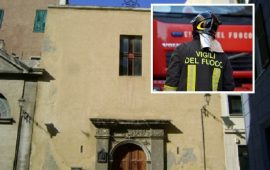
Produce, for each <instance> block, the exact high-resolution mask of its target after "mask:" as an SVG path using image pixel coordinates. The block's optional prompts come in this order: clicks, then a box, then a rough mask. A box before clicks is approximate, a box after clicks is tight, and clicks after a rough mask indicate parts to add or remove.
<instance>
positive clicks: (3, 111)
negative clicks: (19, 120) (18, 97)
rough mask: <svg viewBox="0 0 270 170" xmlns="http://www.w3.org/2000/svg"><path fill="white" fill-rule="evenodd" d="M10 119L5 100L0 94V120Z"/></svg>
mask: <svg viewBox="0 0 270 170" xmlns="http://www.w3.org/2000/svg"><path fill="white" fill-rule="evenodd" d="M8 118H10V109H9V105H8V101H7V99H6V98H5V97H4V96H3V95H2V94H0V119H8Z"/></svg>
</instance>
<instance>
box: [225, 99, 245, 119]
mask: <svg viewBox="0 0 270 170" xmlns="http://www.w3.org/2000/svg"><path fill="white" fill-rule="evenodd" d="M228 100H229V112H230V115H231V116H235V115H242V114H243V112H242V101H241V96H236V95H234V96H233V95H231V96H228Z"/></svg>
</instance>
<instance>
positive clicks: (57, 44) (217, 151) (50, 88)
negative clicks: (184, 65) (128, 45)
mask: <svg viewBox="0 0 270 170" xmlns="http://www.w3.org/2000/svg"><path fill="white" fill-rule="evenodd" d="M150 19H151V18H150V11H149V10H120V9H97V8H90V7H88V8H87V7H85V8H75V7H74V8H65V7H62V8H57V7H51V8H49V11H48V18H47V26H46V31H45V40H44V46H43V53H42V58H43V59H42V60H43V67H44V68H45V69H46V70H47V72H48V74H49V75H50V76H47V79H46V81H41V82H40V83H39V87H38V88H39V89H38V96H37V106H36V116H35V121H36V122H37V123H38V124H39V126H40V127H39V128H36V127H35V126H34V131H33V141H32V154H31V168H30V169H32V170H35V169H61V170H62V169H70V167H72V166H73V167H83V168H84V169H87V170H90V169H91V170H92V169H94V168H95V161H96V150H95V146H96V143H95V142H96V139H95V131H96V129H95V127H94V126H93V125H92V124H91V122H90V120H89V118H116V119H169V120H171V121H172V124H174V125H175V126H176V127H177V128H178V129H179V130H180V131H181V132H182V133H177V134H169V136H168V140H169V141H168V142H167V145H166V148H167V156H166V157H167V167H168V168H167V169H168V170H174V169H175V170H179V169H181V170H198V169H203V151H202V129H201V116H200V115H201V113H200V109H201V107H202V106H203V105H204V104H205V103H204V97H203V94H198V95H183V94H178V95H168V94H151V93H150V84H151V82H150V80H151V79H150V73H151V71H150V69H151V67H150V64H151V63H150V49H151V46H150V37H151V36H150ZM122 34H124V35H142V76H138V77H127V76H119V75H118V74H119V41H120V40H119V38H120V35H122ZM48 77H50V78H48ZM208 109H209V111H210V112H211V113H212V114H214V115H216V116H217V117H218V116H220V114H221V107H220V96H219V95H213V96H212V101H211V103H210V106H209V107H208ZM46 123H53V124H54V126H55V127H56V128H57V129H58V131H59V133H58V134H57V135H56V136H54V137H52V138H51V137H50V135H49V134H48V133H47V131H46V126H45V124H46ZM205 131H206V132H205V135H206V136H205V138H206V155H207V157H206V160H207V167H208V170H224V169H225V158H224V142H223V130H222V124H221V123H220V122H219V121H218V120H216V119H213V118H211V117H208V118H206V119H205ZM177 147H178V148H179V149H178V150H179V152H177ZM81 148H83V149H82V150H81Z"/></svg>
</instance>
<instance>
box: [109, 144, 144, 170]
mask: <svg viewBox="0 0 270 170" xmlns="http://www.w3.org/2000/svg"><path fill="white" fill-rule="evenodd" d="M112 158H113V160H112V164H111V170H147V156H146V154H145V152H144V150H143V148H142V147H140V146H139V145H136V144H134V143H126V144H121V145H118V147H116V148H115V149H114V151H113V153H112Z"/></svg>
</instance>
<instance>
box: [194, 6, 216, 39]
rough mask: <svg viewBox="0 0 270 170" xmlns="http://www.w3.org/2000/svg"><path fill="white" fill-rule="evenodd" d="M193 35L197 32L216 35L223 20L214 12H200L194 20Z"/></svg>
mask: <svg viewBox="0 0 270 170" xmlns="http://www.w3.org/2000/svg"><path fill="white" fill-rule="evenodd" d="M191 23H192V26H193V35H196V34H197V33H205V34H209V35H211V36H213V37H215V34H216V32H217V29H218V26H219V25H221V21H219V19H218V18H217V16H216V15H215V14H213V13H212V12H209V11H207V12H204V13H200V14H198V15H197V16H196V17H195V18H194V19H193V20H192V21H191Z"/></svg>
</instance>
